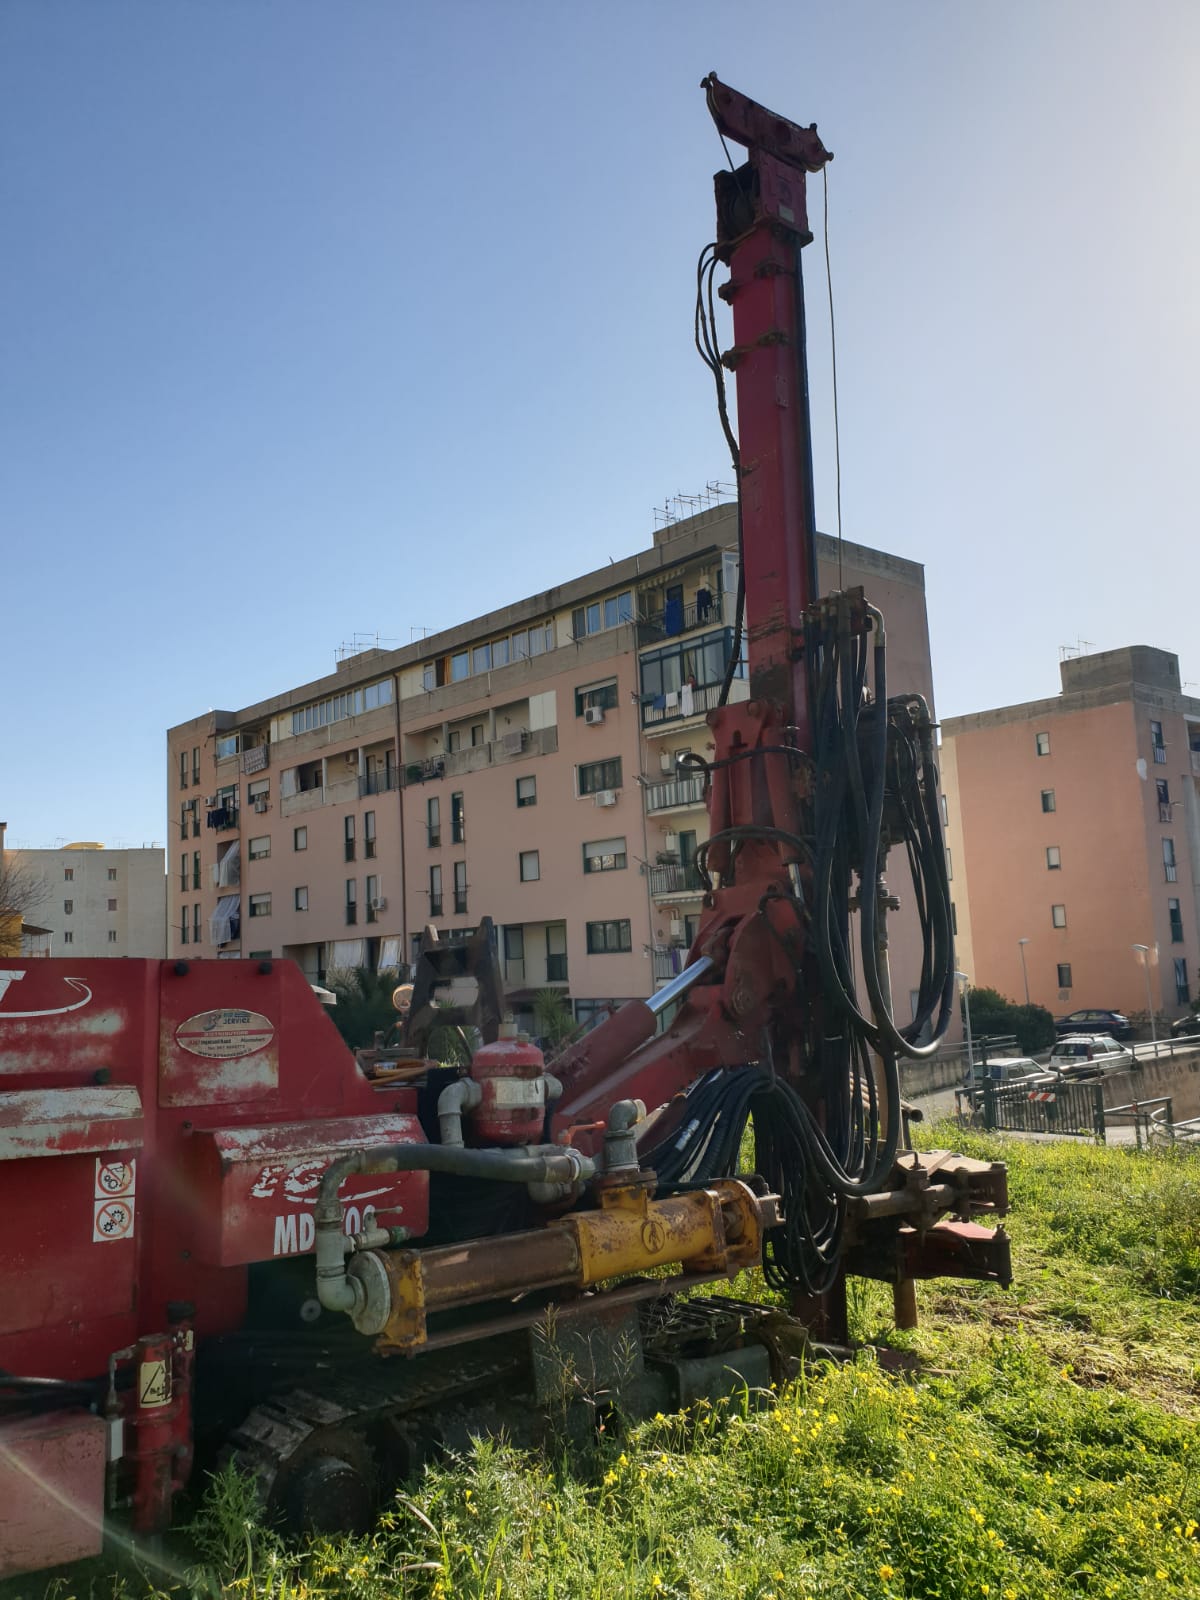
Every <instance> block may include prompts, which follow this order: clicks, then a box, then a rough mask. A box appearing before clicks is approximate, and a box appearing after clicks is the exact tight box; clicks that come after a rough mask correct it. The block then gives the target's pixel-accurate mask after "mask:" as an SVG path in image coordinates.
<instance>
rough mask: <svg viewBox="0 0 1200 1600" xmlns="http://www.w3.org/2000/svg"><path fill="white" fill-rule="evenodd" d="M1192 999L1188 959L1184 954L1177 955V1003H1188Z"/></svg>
mask: <svg viewBox="0 0 1200 1600" xmlns="http://www.w3.org/2000/svg"><path fill="white" fill-rule="evenodd" d="M1190 999H1191V995H1190V993H1189V990H1188V975H1187V961H1186V959H1185V958H1184V957H1183V956H1176V957H1175V1004H1176V1005H1180V1006H1185V1005H1187V1003H1188V1001H1189V1000H1190Z"/></svg>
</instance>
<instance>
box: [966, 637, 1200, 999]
mask: <svg viewBox="0 0 1200 1600" xmlns="http://www.w3.org/2000/svg"><path fill="white" fill-rule="evenodd" d="M1060 672H1061V677H1062V693H1061V694H1059V695H1058V696H1056V697H1055V698H1053V699H1048V700H1033V701H1029V702H1027V703H1026V704H1024V705H1016V706H1005V707H1002V708H1001V709H999V710H996V711H980V712H977V713H974V714H972V715H971V716H965V717H951V718H950V719H949V720H947V721H946V722H945V723H944V724H943V727H942V762H941V768H942V782H943V787H944V791H945V797H946V803H947V810H948V824H947V842H948V845H949V850H950V861H951V871H952V874H953V876H952V881H951V885H950V889H951V894H952V897H953V900H954V906H955V917H956V923H957V933H958V942H957V949H958V960H959V965H960V968H961V970H962V971H964V972H965V973H967V974H968V976H969V977H970V978H971V981H972V982H973V983H975V984H978V985H986V986H988V987H991V988H996V989H999V990H1000V991H1001V992H1002V993H1004V994H1007V995H1009V996H1010V997H1012V998H1015V999H1018V1000H1021V999H1024V995H1025V983H1026V979H1027V980H1028V991H1029V998H1030V1000H1032V1001H1033V1002H1034V1003H1036V1004H1040V1005H1044V1006H1047V1007H1048V1008H1049V1009H1050V1010H1052V1011H1055V1012H1065V1011H1076V1010H1082V1009H1085V1008H1088V1007H1104V1008H1108V1009H1117V1010H1124V1011H1144V1010H1145V1009H1146V994H1147V967H1146V963H1147V960H1148V963H1149V981H1150V992H1151V994H1152V996H1153V1000H1154V1007H1155V1009H1156V1010H1159V1009H1161V1010H1164V1011H1166V1012H1167V1013H1168V1014H1169V1015H1171V1016H1175V1015H1177V1014H1182V1013H1183V1012H1184V1011H1185V1010H1186V1009H1187V1006H1188V1002H1189V1000H1190V999H1191V997H1192V995H1193V994H1194V993H1195V984H1196V970H1197V969H1196V962H1197V958H1198V952H1200V929H1198V926H1197V906H1198V899H1197V883H1198V881H1200V805H1198V803H1197V787H1196V786H1197V778H1198V777H1200V700H1198V699H1194V698H1193V697H1191V696H1189V695H1185V694H1184V693H1183V692H1182V687H1181V684H1180V678H1179V660H1178V657H1176V656H1174V655H1171V654H1170V653H1169V652H1168V651H1166V650H1155V649H1152V648H1150V647H1149V646H1146V645H1133V646H1129V647H1127V648H1125V649H1121V650H1107V651H1104V652H1103V653H1102V654H1098V655H1090V656H1080V657H1077V658H1075V659H1074V660H1067V661H1064V662H1063V663H1062V664H1061V668H1060ZM1139 946H1140V947H1144V948H1136V947H1139ZM1022 958H1023V959H1024V968H1022Z"/></svg>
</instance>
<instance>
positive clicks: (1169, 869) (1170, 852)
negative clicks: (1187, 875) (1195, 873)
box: [1162, 839, 1179, 883]
mask: <svg viewBox="0 0 1200 1600" xmlns="http://www.w3.org/2000/svg"><path fill="white" fill-rule="evenodd" d="M1162 857H1163V872H1164V873H1165V874H1166V879H1167V882H1168V883H1175V882H1176V881H1177V880H1178V878H1179V872H1178V869H1177V868H1176V866H1175V841H1174V839H1164V840H1163V842H1162Z"/></svg>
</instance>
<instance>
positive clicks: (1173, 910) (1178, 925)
mask: <svg viewBox="0 0 1200 1600" xmlns="http://www.w3.org/2000/svg"><path fill="white" fill-rule="evenodd" d="M1167 916H1168V917H1170V919H1171V943H1172V944H1182V943H1183V912H1182V910H1181V909H1180V905H1179V901H1178V900H1168V901H1167Z"/></svg>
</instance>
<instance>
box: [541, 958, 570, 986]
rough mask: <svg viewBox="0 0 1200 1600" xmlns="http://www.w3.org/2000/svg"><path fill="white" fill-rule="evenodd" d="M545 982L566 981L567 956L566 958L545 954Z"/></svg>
mask: <svg viewBox="0 0 1200 1600" xmlns="http://www.w3.org/2000/svg"><path fill="white" fill-rule="evenodd" d="M546 982H547V983H566V982H567V958H566V956H547V957H546Z"/></svg>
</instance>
